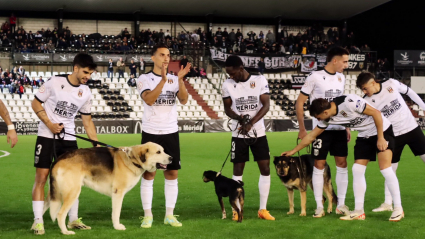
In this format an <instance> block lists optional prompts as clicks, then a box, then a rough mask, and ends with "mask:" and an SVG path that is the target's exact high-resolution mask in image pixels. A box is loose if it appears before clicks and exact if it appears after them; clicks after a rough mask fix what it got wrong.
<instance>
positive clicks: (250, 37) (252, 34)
mask: <svg viewBox="0 0 425 239" xmlns="http://www.w3.org/2000/svg"><path fill="white" fill-rule="evenodd" d="M246 35H247V36H248V42H252V43H253V42H254V41H255V36H257V34H255V32H253V31H250V32H249V33H248V34H246Z"/></svg>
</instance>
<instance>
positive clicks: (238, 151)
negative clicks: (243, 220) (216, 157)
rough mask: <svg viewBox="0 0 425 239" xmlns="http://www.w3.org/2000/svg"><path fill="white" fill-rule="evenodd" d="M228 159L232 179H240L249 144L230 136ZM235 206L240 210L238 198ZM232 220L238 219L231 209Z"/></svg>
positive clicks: (247, 159) (247, 158)
mask: <svg viewBox="0 0 425 239" xmlns="http://www.w3.org/2000/svg"><path fill="white" fill-rule="evenodd" d="M230 161H231V162H232V163H233V176H232V179H233V180H236V181H242V176H243V171H244V168H245V162H247V161H249V146H248V145H247V144H246V143H245V142H244V140H243V139H242V138H236V137H232V143H231V153H230ZM236 206H237V207H238V208H239V210H241V205H240V203H239V199H236ZM232 212H233V216H232V220H233V221H237V220H238V213H237V212H236V211H235V210H233V208H232Z"/></svg>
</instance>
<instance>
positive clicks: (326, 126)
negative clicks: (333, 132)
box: [317, 125, 328, 129]
mask: <svg viewBox="0 0 425 239" xmlns="http://www.w3.org/2000/svg"><path fill="white" fill-rule="evenodd" d="M317 128H319V129H326V128H328V126H326V127H320V126H319V125H317Z"/></svg>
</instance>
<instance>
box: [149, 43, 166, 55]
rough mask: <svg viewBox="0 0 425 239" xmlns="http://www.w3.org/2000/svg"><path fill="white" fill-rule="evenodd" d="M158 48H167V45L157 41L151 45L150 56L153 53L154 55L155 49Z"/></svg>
mask: <svg viewBox="0 0 425 239" xmlns="http://www.w3.org/2000/svg"><path fill="white" fill-rule="evenodd" d="M159 48H165V49H168V46H167V45H165V44H164V43H158V44H156V45H155V46H153V48H152V56H153V55H155V53H156V51H157V50H158V49H159Z"/></svg>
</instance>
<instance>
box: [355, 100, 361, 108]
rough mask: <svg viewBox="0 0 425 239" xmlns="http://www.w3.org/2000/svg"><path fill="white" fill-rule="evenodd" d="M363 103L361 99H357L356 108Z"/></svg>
mask: <svg viewBox="0 0 425 239" xmlns="http://www.w3.org/2000/svg"><path fill="white" fill-rule="evenodd" d="M361 105H362V102H361V101H360V100H357V104H356V108H359V107H360V106H361Z"/></svg>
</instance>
